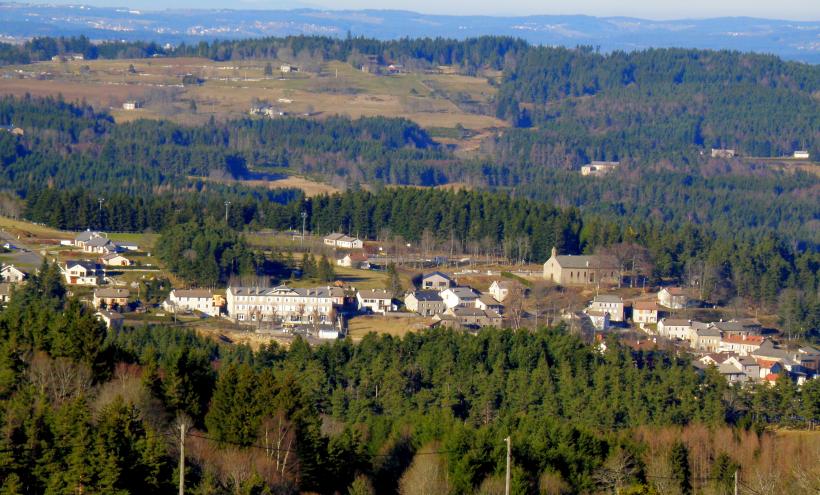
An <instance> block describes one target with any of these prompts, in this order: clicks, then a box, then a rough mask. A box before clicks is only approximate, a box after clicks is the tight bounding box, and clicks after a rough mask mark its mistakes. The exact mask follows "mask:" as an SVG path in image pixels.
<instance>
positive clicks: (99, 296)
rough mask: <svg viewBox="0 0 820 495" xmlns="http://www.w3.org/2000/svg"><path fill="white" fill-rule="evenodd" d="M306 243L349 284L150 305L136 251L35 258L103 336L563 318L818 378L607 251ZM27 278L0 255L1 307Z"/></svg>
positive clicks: (286, 333)
mask: <svg viewBox="0 0 820 495" xmlns="http://www.w3.org/2000/svg"><path fill="white" fill-rule="evenodd" d="M289 235H291V236H292V237H294V238H296V239H299V242H300V245H302V243H303V242H304V241H305V237H304V235H301V236H300V235H299V234H298V233H296V232H293V233H290V234H289ZM4 238H5V239H9V242H7V243H6V244H5V245H4V246H3V248H4V249H5V250H6V251H7V252H11V253H13V252H14V251H18V252H19V255H27V256H28V260H29V261H30V262H29V266H31V265H32V264H33V263H31V261H33V258H32V256H34V257H35V258H36V255H35V254H34V253H33V252H32V250H31V249H27V248H23V247H19V246H16V245H14V244H13V241H12V240H11V239H12V238H13V237H12V236H10V235H8V234H4ZM314 242H315V247H316V248H317V249H321V250H323V252H326V253H332V255H333V256H334V257H333V262H334V265H335V267H336V269H337V270H343V271H345V273H347V274H351V273H352V274H354V275H357V276H354V277H348V279H347V280H343V278H342V277H341V276H339V277H338V278H337V279H336V280H334V281H332V282H328V283H326V284H325V285H321V286H317V285H312V286H306V285H307V282H306V281H302V280H299V279H296V280H286V281H280V282H279V283H278V284H276V285H274V284H271V283H266V282H265V281H264V280H262V281H260V280H258V279H257V280H255V281H254V283H251V284H248V283H243V282H242V281H241V280H236V281H231V282H229V283H228V284H227V287H224V288H219V287H207V288H206V287H189V286H187V285H186V284H185V283H184V282H183V281H175V283H173V284H172V283H170V282H169V283H168V284H167V285H168V286H167V287H163V288H162V289H164V290H160V291H159V293H160V294H161V297H160V299H155V297H154V298H152V299H154V300H153V302H151V303H149V302H148V301H147V297H146V296H147V294H146V293H142V291H143V287H147V285H146V280H149V281H150V280H157V279H158V276H159V275H163V269H162V268H161V267H160V266H158V265H157V264H155V263H156V261H155V260H154V258H153V257H151V255H150V252H146V251H145V250H144V248H142V247H141V246H140V245H139V244H138V243H137V242H134V241H129V240H114V236H109V235H108V234H106V233H104V232H95V231H91V230H88V231H85V232H79V233H76V234H75V235H74V237H73V238H71V239H60V240H59V244H58V245H52V246H50V247H49V248H50V251H46V250H42V251H41V254H43V255H45V256H46V257H51V259H52V260H54V261H58V262H59V266H60V270H61V274H62V276H63V279H64V283H65V284H66V286H67V287H68V288H69V291H70V292H71V293H73V294H75V295H78V296H79V297H80V298H81V300H83V301H85V302H86V303H87V304H88V305H90V306H91V307H93V308H94V310H95V311H96V314H97V316H98V318H99V319H100V320H101V321H103V322H104V323H105V324H106V326H107V327H108V328H115V329H119V328H122V327H123V326H125V325H134V324H143V325H144V324H152V323H155V324H189V325H193V326H194V327H197V326H201V327H202V328H206V329H211V330H214V329H216V330H217V332H218V333H219V332H222V333H220V335H222V336H223V338H224V335H226V334H227V332H226V331H225V330H224V329H226V328H228V329H231V332H233V334H236V333H240V334H241V333H246V334H249V335H253V336H254V337H255V338H256V339H257V340H256V341H257V342H259V341H264V340H276V341H279V342H281V343H284V344H285V345H287V343H288V342H289V341H290V340H292V339H293V338H294V337H295V336H297V335H300V336H302V337H303V338H305V339H307V340H308V341H309V342H311V343H314V344H318V343H321V342H327V341H332V340H335V339H339V338H344V337H346V336H351V328H356V327H363V328H368V329H371V330H375V331H376V332H377V333H378V332H379V331H381V329H382V328H385V329H386V328H388V327H389V328H391V329H392V331H393V332H395V331H396V329H397V328H398V329H399V330H398V332H399V334H401V333H403V332H406V331H417V330H422V329H425V328H434V327H446V328H452V329H456V330H459V331H464V332H476V331H478V330H479V329H480V328H482V327H497V328H513V329H520V328H535V327H537V326H538V325H539V324H541V325H552V324H557V323H559V322H564V323H565V324H566V326H567V328H568V329H569V330H570V331H572V332H576V333H578V334H579V335H581V336H582V337H584V338H585V340H587V341H589V342H593V341H597V342H598V346H599V348H600V349H605V348H606V336H608V335H615V336H616V337H618V338H619V339H621V340H622V341H623V342H625V343H626V344H627V345H631V346H632V347H633V348H635V349H643V350H648V349H653V348H663V349H667V350H672V351H673V352H675V353H677V354H684V353H687V354H689V355H691V356H692V366H693V367H695V368H696V369H697V370H699V371H700V372H706V371H707V370H708V369H709V367H710V366H713V367H714V368H715V369H716V370H717V372H718V373H720V375H722V376H723V377H725V379H726V380H727V381H729V382H730V383H745V382H767V383H771V384H773V383H774V382H775V381H776V380H778V379H779V378H780V377H781V376H787V377H789V378H790V379H792V380H793V381H794V382H796V383H797V384H801V383H803V382H805V381H806V380H810V379H815V378H817V376H818V370H820V350H817V349H815V348H813V347H809V346H796V347H795V346H787V345H782V344H783V342H784V339H783V338H782V337H783V336H782V335H781V334H780V333H779V332H778V331H777V330H775V329H773V328H766V327H765V326H764V325H762V324H761V323H760V321H758V320H757V319H756V318H753V317H747V316H741V317H733V318H728V317H727V318H723V317H720V318H710V315H714V314H716V313H714V311H710V309H711V310H714V309H715V308H708V307H706V306H707V305H706V304H705V302H704V301H702V300H700V299H699V297H698V294H697V290H695V289H693V288H687V287H678V286H663V287H656V288H649V287H645V286H644V287H641V288H636V287H634V285H635V283H634V280H631V281H630V283H629V284H626V283H625V282H626V280H625V278H626V275H625V274H624V272H623V270H622V266H621V264H620V263H619V262H618V260H617V259H615V258H614V257H612V256H608V255H563V254H559V253H558V252H557V250H556V249H555V248H553V250H552V253H551V256H550V258H549V259H548V260H546V261H545V262H544V264H543V265H542V266H541V267H535V266H531V267H521V266H518V267H516V266H503V265H499V264H497V263H495V265H493V263H491V261H490V260H485V262H486V264H487V266H482V265H479V264H477V263H474V262H473V261H472V260H468V259H467V258H462V259H459V260H457V261H451V260H450V259H449V258H448V256H446V255H443V254H440V255H435V256H431V257H428V258H424V257H423V256H411V255H409V254H408V253H406V252H404V253H399V252H396V253H395V254H393V255H389V254H388V253H387V251H386V249H387V248H388V246H381V245H378V243H374V242H371V241H367V242H365V241H363V240H362V239H359V238H357V237H355V236H350V235H346V234H341V233H332V234H329V235H326V236H324V237H316V238H315V241H314ZM41 247H42V246H41ZM394 249H395V247H394ZM396 264H398V265H399V266H401V270H397V269H396V268H395V266H396ZM388 266H391V267H392V269H393V270H395V271H394V273H393V275H392V276H391V275H389V274H388V275H385V272H386V271H389V270H387V267H388ZM33 269H36V268H33ZM33 269H30V270H29V271H26V269H24V268H21V266H18V265H15V264H14V263H7V262H5V258H4V263H3V266H2V270H0V278H2V283H0V302H7V301H8V300H9V298H10V297H12V295H13V287H14V286H15V285H16V284H21V283H25V281H26V279H27V278H28V277H29V276H30V273H31V271H32V270H33ZM359 274H361V275H359ZM364 274H372V275H378V276H379V277H381V278H379V279H378V280H379V281H383V283H382V285H383V287H377V286H374V284H373V283H370V284H365V286H366V287H358V288H357V287H356V285H358V284H357V282H356V280H364V277H363V275H364ZM172 285H173V286H172ZM630 286H631V287H630ZM146 292H147V289H146ZM154 296H156V294H155V295H154ZM703 308H705V309H703ZM358 338H361V337H360V336H359V337H358Z"/></svg>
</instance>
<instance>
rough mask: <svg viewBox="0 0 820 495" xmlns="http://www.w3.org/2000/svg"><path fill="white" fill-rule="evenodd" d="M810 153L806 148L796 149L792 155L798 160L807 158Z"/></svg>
mask: <svg viewBox="0 0 820 495" xmlns="http://www.w3.org/2000/svg"><path fill="white" fill-rule="evenodd" d="M810 156H811V155H810V154H809V152H808V151H806V150H798V151H795V152H794V154H793V155H792V157H794V158H797V159H799V160H808V159H809V157H810Z"/></svg>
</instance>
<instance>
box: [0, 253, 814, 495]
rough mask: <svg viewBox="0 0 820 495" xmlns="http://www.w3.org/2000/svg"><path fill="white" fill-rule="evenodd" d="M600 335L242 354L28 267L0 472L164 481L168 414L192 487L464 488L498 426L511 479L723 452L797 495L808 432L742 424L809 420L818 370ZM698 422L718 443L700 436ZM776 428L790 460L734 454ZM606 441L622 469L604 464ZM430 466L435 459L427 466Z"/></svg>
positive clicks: (716, 472)
mask: <svg viewBox="0 0 820 495" xmlns="http://www.w3.org/2000/svg"><path fill="white" fill-rule="evenodd" d="M607 346H608V350H607V351H606V352H603V353H599V352H597V351H595V350H594V349H593V348H592V347H589V346H586V345H584V344H582V343H581V341H580V340H579V339H578V338H577V337H575V336H572V335H568V334H567V332H566V330H565V329H563V328H561V327H559V328H552V329H541V330H538V331H536V332H530V331H520V332H513V331H510V330H506V331H501V330H495V329H487V330H485V331H482V332H481V333H479V334H478V335H477V336H471V335H466V334H463V333H457V332H453V331H449V330H438V331H431V332H424V333H421V334H418V335H415V334H410V335H408V336H407V337H405V338H404V339H396V338H392V337H389V336H385V337H378V336H376V335H371V336H369V337H367V338H365V339H364V340H363V341H362V342H361V343H360V344H358V345H355V346H354V345H353V344H351V342H350V341H342V342H338V343H335V344H333V345H323V346H320V347H318V348H315V349H312V348H311V347H310V346H308V345H307V344H306V343H305V342H304V341H302V340H298V339H297V340H296V341H294V343H293V344H292V345H291V346H290V349H289V350H288V351H285V350H283V349H281V348H279V347H277V346H276V345H275V344H273V345H271V346H270V347H264V348H262V349H261V350H259V351H258V352H253V351H251V350H250V349H248V348H246V347H242V346H231V347H227V346H224V345H217V344H215V343H213V342H211V341H208V340H204V339H202V338H200V337H197V336H196V335H195V334H194V333H193V332H188V331H184V330H180V329H174V328H163V327H154V328H139V329H126V330H121V331H115V332H112V333H110V334H108V335H107V336H106V331H105V328H104V327H103V326H102V324H101V323H99V322H97V320H96V319H95V318H94V316H93V314H92V313H91V312H90V311H89V310H88V309H86V307H85V306H83V305H81V304H80V303H79V302H78V301H77V300H74V299H66V297H65V288H64V287H63V286H62V283H61V276H60V274H59V271H58V269H57V267H56V266H49V265H44V266H43V267H41V270H40V273H39V274H38V275H35V276H34V277H33V278H32V280H31V281H30V282H29V283H28V284H26V285H25V286H23V287H21V288H20V289H19V291H18V292H17V293H16V294H15V297H14V298H13V299H12V301H11V302H10V303H9V304H8V307H6V308H5V309H3V310H2V311H0V356H2V359H0V378H2V380H0V427H1V428H2V431H3V432H4V434H3V435H2V436H0V451H1V452H2V455H0V480H2V481H0V484H1V485H2V489H3V491H4V492H5V493H28V492H34V493H41V492H49V493H51V492H73V491H75V490H82V491H84V492H89V493H90V492H94V493H136V492H140V491H150V492H151V493H172V492H174V491H175V490H176V487H175V482H176V476H177V473H176V472H175V469H176V466H177V462H176V459H177V458H178V456H177V451H176V447H175V445H176V442H177V441H178V438H179V434H178V431H179V429H178V428H177V427H176V426H175V425H176V424H177V422H178V421H180V420H182V421H185V422H186V424H187V425H189V426H193V428H194V429H193V430H190V431H189V432H188V435H187V445H186V456H187V462H188V466H187V470H186V471H187V473H186V486H187V487H188V489H189V490H191V491H192V492H194V493H237V492H239V493H271V492H272V493H283V494H284V493H297V492H298V491H303V492H304V491H314V492H318V493H322V494H325V493H327V494H331V493H338V492H345V491H346V490H347V487H348V486H350V485H353V484H354V481H356V480H355V479H356V478H357V477H359V480H358V481H357V482H356V483H358V485H359V486H362V485H364V486H365V487H366V486H372V487H373V488H374V489H375V493H380V494H390V493H398V492H400V491H401V490H402V487H407V486H413V485H414V484H418V483H431V484H432V485H429V486H432V487H433V488H432V490H433V491H434V492H436V493H455V494H468V493H474V491H475V490H477V489H480V488H481V487H485V488H486V489H489V487H491V486H493V483H497V480H498V477H499V475H500V473H503V468H504V451H503V448H504V447H503V442H502V438H504V437H505V436H507V435H511V436H512V441H513V446H514V447H513V465H514V470H513V483H514V489H515V493H539V492H542V493H543V490H557V491H552V492H549V491H548V492H547V493H561V491H560V490H565V491H566V490H569V491H573V492H579V491H590V490H594V489H602V490H610V489H613V487H616V486H621V487H627V486H634V488H635V489H641V490H644V491H642V492H640V491H639V492H636V493H656V492H652V491H649V492H647V491H645V490H651V489H655V490H661V491H660V492H657V493H678V492H677V490H680V489H681V487H685V486H695V487H696V488H697V489H698V490H699V491H701V490H706V489H709V490H715V491H714V492H713V493H723V492H722V491H721V490H724V489H726V487H728V486H731V485H730V483H731V475H732V473H733V471H734V467H735V466H738V465H741V466H742V468H743V472H744V473H746V470H749V471H750V472H751V473H758V474H759V475H764V474H765V478H763V480H765V481H766V483H774V485H772V486H776V487H777V488H778V489H779V490H781V491H782V492H783V493H807V492H802V491H800V490H803V489H804V488H803V487H805V486H810V483H811V480H810V479H809V478H806V477H805V476H802V475H801V474H800V473H801V472H802V471H801V469H808V468H809V467H810V466H811V465H812V462H813V460H814V457H813V450H811V449H812V446H811V444H805V445H804V446H803V447H799V445H798V444H795V443H794V442H795V441H797V440H796V439H792V440H788V439H780V440H778V438H777V437H776V436H775V435H774V434H771V433H756V431H760V430H757V428H760V427H762V426H766V425H771V424H779V425H795V426H801V425H803V424H805V422H806V421H808V420H814V421H817V420H820V411H818V409H817V407H818V404H820V395H818V394H820V388H818V386H817V385H820V381H816V380H815V381H811V382H809V383H807V384H806V385H804V386H803V387H802V388H800V389H799V390H798V389H796V388H795V386H794V385H793V384H792V383H791V381H789V380H788V379H782V380H780V381H778V383H777V385H775V386H774V387H769V386H768V385H759V386H756V387H750V388H743V389H730V388H728V386H727V384H726V382H725V381H724V380H723V378H722V377H720V376H719V375H717V373H716V372H714V373H713V372H708V373H706V374H705V375H698V374H697V373H696V372H695V371H694V370H693V368H691V366H690V365H689V363H688V362H687V361H686V360H683V359H678V358H674V357H671V356H669V355H667V354H664V353H661V352H656V351H649V352H635V351H631V350H630V349H629V348H625V347H622V346H620V345H619V344H618V343H617V342H615V341H614V340H612V341H609V342H607ZM184 418H188V419H184ZM704 425H708V427H709V428H711V429H712V430H713V431H715V432H717V434H719V435H723V436H725V435H729V437H727V438H726V442H727V443H725V444H723V445H718V444H717V443H710V442H704V441H703V438H702V436H698V435H697V432H698V431H699V430H700V431H702V430H703V426H704ZM726 425H734V426H736V427H738V430H736V432H735V433H734V434H733V435H732V434H730V433H729V431H728V430H726V429H725V426H726ZM681 427H685V428H686V429H684V430H683V434H682V435H681V434H680V432H681V430H679V429H678V428H681ZM675 432H677V433H675ZM653 434H654V438H653ZM672 436H674V437H675V438H677V440H676V441H671V440H670V437H672ZM778 442H780V443H782V442H791V443H789V445H792V448H802V449H808V450H802V452H803V454H802V455H800V456H795V457H793V458H791V459H790V465H791V466H792V467H793V468H795V469H792V470H785V469H782V468H781V467H780V465H769V464H767V461H763V462H761V461H760V460H755V459H756V457H755V456H750V455H745V454H744V452H745V448H747V447H748V446H749V445H758V446H759V447H758V448H759V449H761V451H762V452H763V453H765V456H768V455H771V454H772V453H773V452H774V450H773V449H775V448H785V447H777V445H778ZM814 447H816V444H815V445H814ZM681 456H682V457H681ZM690 456H691V457H690ZM765 456H764V458H768V457H765ZM624 458H626V459H628V464H629V467H628V468H619V467H617V466H618V464H619V462H620V460H623V459H624ZM429 462H433V464H432V467H431V465H430V464H429ZM431 468H432V469H434V470H440V471H439V474H438V475H435V476H432V477H430V476H429V474H428V475H425V474H424V473H425V472H427V473H429V469H431ZM797 468H799V469H797ZM613 470H614V471H616V473H617V475H618V480H619V481H617V482H614V481H612V479H611V478H612V471H613ZM670 471H671V472H672V473H677V474H672V475H670V474H669V473H670ZM753 479H755V478H753V476H752V475H751V474H750V475H749V483H752V482H754V481H753ZM806 483H809V485H807V484H806ZM416 486H417V485H416ZM555 487H558V488H557V489H556V488H555ZM267 490H270V491H267ZM670 490H675V491H674V492H673V491H670ZM354 493H373V492H372V491H371V492H368V491H365V492H354ZM402 493H403V492H402ZM681 493H683V492H681Z"/></svg>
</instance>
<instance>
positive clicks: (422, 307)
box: [404, 290, 447, 316]
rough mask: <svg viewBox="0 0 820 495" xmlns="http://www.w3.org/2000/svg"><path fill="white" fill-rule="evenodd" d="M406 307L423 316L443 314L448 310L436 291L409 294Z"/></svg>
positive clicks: (405, 302) (405, 301) (405, 303)
mask: <svg viewBox="0 0 820 495" xmlns="http://www.w3.org/2000/svg"><path fill="white" fill-rule="evenodd" d="M404 305H405V306H406V307H407V309H408V310H410V311H413V312H414V313H418V314H420V315H422V316H433V315H437V314H439V313H443V312H444V311H445V310H446V309H447V305H446V304H444V300H443V299H442V298H441V296H440V295H439V293H438V292H437V291H434V290H417V291H415V292H411V293H410V294H407V296H406V297H405V298H404Z"/></svg>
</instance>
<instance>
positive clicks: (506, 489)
mask: <svg viewBox="0 0 820 495" xmlns="http://www.w3.org/2000/svg"><path fill="white" fill-rule="evenodd" d="M504 441H505V442H507V474H506V476H505V477H504V495H510V456H511V454H512V443H511V441H510V437H507V438H505V439H504ZM180 495H182V494H180Z"/></svg>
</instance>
